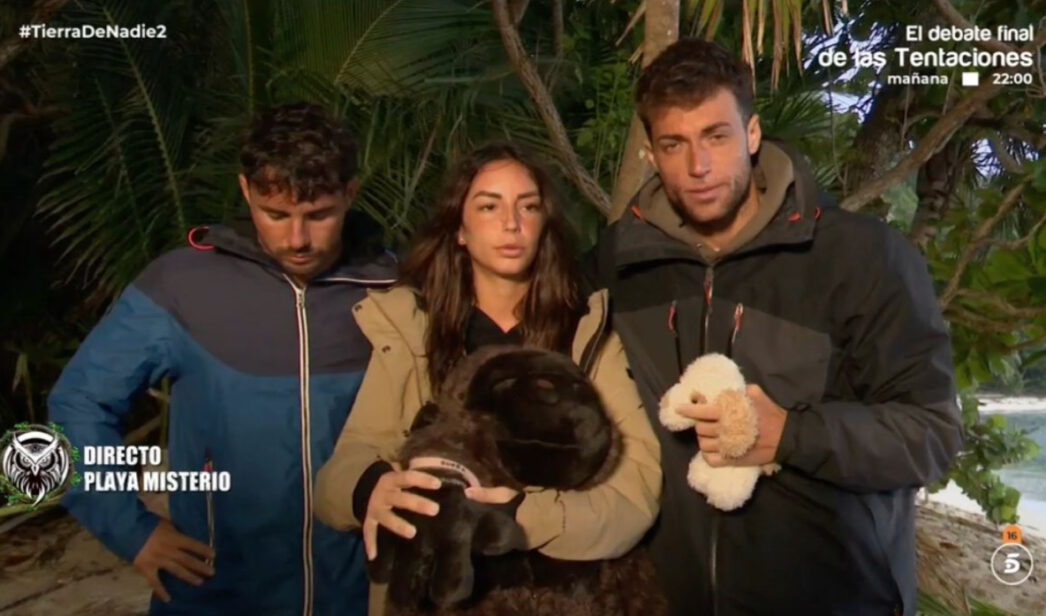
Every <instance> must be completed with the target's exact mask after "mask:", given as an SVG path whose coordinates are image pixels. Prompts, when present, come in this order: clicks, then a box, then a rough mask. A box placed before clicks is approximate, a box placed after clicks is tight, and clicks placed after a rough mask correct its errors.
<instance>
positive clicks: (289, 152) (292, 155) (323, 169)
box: [240, 103, 356, 201]
mask: <svg viewBox="0 0 1046 616" xmlns="http://www.w3.org/2000/svg"><path fill="white" fill-rule="evenodd" d="M240 165H241V167H242V172H243V174H244V175H245V176H246V177H247V180H248V181H249V182H250V184H251V186H252V187H253V188H256V189H258V190H259V191H260V192H261V193H262V194H272V193H274V192H275V193H284V192H288V191H289V192H290V193H291V195H292V196H293V198H294V200H295V201H313V200H315V199H316V198H317V197H319V196H321V195H327V194H332V193H336V192H338V191H341V190H345V186H346V184H348V182H349V181H350V180H352V178H353V177H354V176H355V175H356V143H355V141H354V139H353V138H352V135H351V134H350V133H349V131H348V129H347V128H345V127H344V126H343V125H342V124H341V123H340V122H338V121H337V120H335V119H334V118H333V117H332V116H331V115H330V114H328V113H327V112H326V111H325V110H324V109H323V108H322V107H320V106H319V105H314V104H311V103H293V104H289V105H281V106H279V107H274V108H272V109H268V110H265V111H263V112H261V113H259V114H258V115H257V116H255V118H254V119H253V120H252V121H251V124H250V126H249V127H248V128H247V132H246V134H245V136H244V139H243V145H242V147H241V148H240Z"/></svg>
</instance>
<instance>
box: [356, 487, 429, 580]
mask: <svg viewBox="0 0 1046 616" xmlns="http://www.w3.org/2000/svg"><path fill="white" fill-rule="evenodd" d="M439 487H440V480H439V479H437V478H436V477H433V476H432V475H429V474H428V473H422V472H420V471H389V472H387V473H385V474H384V475H382V476H381V477H380V478H379V479H378V482H377V483H376V484H374V490H373V491H371V493H370V500H369V501H368V502H367V515H366V517H365V518H364V520H363V545H364V548H365V550H366V552H367V560H374V559H375V558H377V556H378V526H384V527H385V528H387V529H389V530H390V531H392V532H394V533H396V534H397V535H399V536H401V537H404V538H406V539H412V538H413V537H414V534H415V533H417V529H416V528H414V526H413V525H411V524H410V523H408V522H407V521H406V520H404V519H403V518H401V517H399V516H398V515H396V514H395V513H394V512H393V509H394V508H395V509H403V510H406V511H413V512H414V513H419V514H421V515H428V516H434V515H436V514H437V513H439V505H437V504H436V503H435V502H433V501H431V500H429V499H427V498H425V497H423V496H418V495H417V494H412V493H411V492H407V491H405V490H406V489H407V488H423V489H426V490H437V489H439Z"/></svg>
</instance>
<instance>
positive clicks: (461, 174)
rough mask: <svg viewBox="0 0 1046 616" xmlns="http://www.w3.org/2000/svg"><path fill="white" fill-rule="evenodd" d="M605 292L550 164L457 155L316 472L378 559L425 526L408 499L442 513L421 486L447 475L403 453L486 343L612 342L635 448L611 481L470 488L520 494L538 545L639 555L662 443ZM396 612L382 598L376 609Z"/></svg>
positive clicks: (320, 501) (600, 376) (374, 301)
mask: <svg viewBox="0 0 1046 616" xmlns="http://www.w3.org/2000/svg"><path fill="white" fill-rule="evenodd" d="M606 304H607V296H606V292H605V291H599V292H596V293H594V294H592V295H591V296H590V297H589V298H587V301H586V299H585V298H582V297H581V294H580V292H579V288H578V277H577V274H576V272H575V263H574V258H573V255H572V254H571V253H570V249H569V243H568V242H567V239H566V228H565V222H564V219H563V215H562V211H561V209H560V206H559V203H558V202H557V200H556V197H555V194H554V190H553V188H552V183H551V181H550V179H549V176H548V174H547V173H546V172H545V171H544V170H543V169H542V168H541V166H540V165H538V164H535V163H534V162H533V161H532V160H531V159H530V158H529V156H528V155H527V154H526V153H524V152H522V151H521V150H520V149H519V148H517V147H516V146H514V145H511V144H506V143H499V144H492V145H488V146H485V147H482V148H479V149H478V150H476V151H474V152H473V153H472V154H471V155H470V156H468V157H467V158H465V159H464V160H462V161H461V162H460V163H459V164H458V165H457V167H456V168H455V169H454V171H453V173H452V174H451V177H450V182H449V183H448V186H447V188H446V190H445V191H444V193H443V195H442V198H441V199H440V200H439V202H438V203H437V204H436V210H435V212H434V214H433V216H432V218H431V220H430V222H429V224H428V225H427V226H426V228H425V229H424V230H423V231H422V232H421V233H420V234H419V236H418V238H417V239H416V241H415V245H414V247H413V249H412V251H411V252H410V254H409V255H408V256H407V258H406V259H405V261H404V263H403V267H402V277H401V281H400V283H399V284H398V285H397V286H395V287H393V288H392V289H390V290H385V291H372V292H370V293H369V294H368V297H367V298H366V299H365V300H363V301H361V302H360V303H358V304H356V305H355V306H354V307H353V316H354V317H355V318H356V321H357V322H358V323H359V325H360V329H361V330H362V331H363V333H364V334H365V335H366V336H367V337H368V338H369V340H370V342H371V344H372V346H373V349H374V351H373V354H372V356H371V359H370V363H369V364H368V367H367V371H366V374H365V376H364V380H363V383H362V384H361V386H360V391H359V394H358V396H357V398H356V401H355V403H354V405H353V408H352V411H351V413H350V414H349V419H348V421H347V422H346V424H345V428H344V430H343V432H342V434H341V437H340V439H339V441H338V444H337V446H336V448H335V451H334V453H333V455H332V457H331V458H330V461H329V462H328V463H327V464H326V465H325V466H324V467H323V468H322V469H321V470H320V471H319V474H318V475H317V478H316V503H315V512H316V515H317V516H318V517H319V518H320V519H321V520H322V521H324V522H325V523H327V524H328V525H330V526H332V527H334V528H339V529H351V528H358V527H360V526H362V528H363V534H364V541H365V544H366V549H367V556H368V558H373V557H374V556H375V550H376V534H377V529H378V527H379V526H384V527H385V528H387V529H388V530H390V531H391V532H393V533H396V534H399V535H401V536H403V537H407V538H410V537H413V535H414V533H415V529H414V528H413V527H412V526H411V525H410V524H408V523H407V522H406V521H405V520H404V519H403V518H402V517H400V516H399V515H397V510H409V511H414V512H416V513H419V514H423V515H435V514H436V512H437V507H436V505H435V503H433V502H432V501H430V500H428V499H426V498H424V497H423V496H421V495H418V494H414V493H411V492H409V491H407V488H427V489H435V488H438V487H439V482H438V480H437V479H436V478H435V477H433V476H431V475H428V474H425V473H422V472H419V471H415V470H402V469H398V468H395V467H394V466H393V464H392V463H391V461H392V460H394V459H395V456H396V452H397V450H398V449H399V447H400V446H401V445H402V444H403V442H404V441H405V439H406V435H407V433H408V431H409V428H410V426H411V423H412V421H413V419H414V416H415V414H416V413H417V411H418V410H419V409H420V408H421V406H422V405H423V404H424V403H426V402H428V401H430V400H432V399H433V398H434V396H436V395H438V394H439V392H440V389H441V387H442V386H443V383H444V380H445V379H446V377H447V375H448V373H449V372H450V370H451V369H452V368H453V367H454V365H455V364H456V363H457V361H458V360H459V359H460V358H462V357H464V356H465V355H467V354H468V353H471V352H472V351H473V350H475V349H476V348H478V347H480V346H483V345H486V344H526V345H530V346H537V347H541V348H545V349H549V350H555V351H561V352H563V353H564V354H567V355H570V356H572V357H573V358H574V361H575V362H578V361H579V359H580V356H581V355H582V354H583V352H584V350H585V349H586V348H588V349H598V350H597V351H596V353H597V354H596V355H595V356H594V361H592V362H590V363H591V366H592V367H591V369H590V371H589V374H588V376H589V378H590V379H591V380H592V382H593V384H594V386H595V387H596V389H597V391H598V392H599V394H600V397H601V398H602V400H603V403H604V405H605V407H606V408H607V411H608V413H609V414H610V416H611V419H612V420H613V421H614V423H615V424H616V426H617V428H618V429H619V430H620V432H621V436H622V442H623V454H622V457H621V462H620V463H619V464H618V466H617V468H616V469H615V470H614V472H613V473H612V474H611V475H610V477H609V478H608V479H607V481H605V482H604V483H601V484H600V485H598V486H596V487H593V488H590V489H587V490H578V491H563V492H560V491H556V490H541V489H535V490H533V491H531V490H529V489H528V490H525V491H524V492H522V493H517V492H516V491H515V490H511V489H509V488H505V487H497V486H493V487H481V488H469V489H468V490H467V491H466V494H467V495H468V496H469V498H472V499H474V500H477V501H480V502H486V503H494V504H507V505H508V506H510V507H515V517H516V521H517V522H518V523H519V525H520V526H521V527H522V529H523V531H524V533H525V535H526V539H527V545H528V547H529V548H530V549H537V550H539V551H540V552H541V553H543V554H545V555H547V556H551V557H554V558H562V559H567V560H599V559H605V558H613V557H617V556H620V555H622V554H624V553H626V552H627V551H628V550H629V549H631V548H632V547H633V546H635V545H636V543H637V542H638V541H639V540H640V538H641V537H642V535H643V534H644V532H645V531H646V530H647V529H648V528H649V526H650V525H651V524H652V523H653V521H654V518H655V516H656V513H657V502H658V497H659V495H660V489H661V470H660V461H659V448H658V443H657V440H656V438H655V436H654V433H653V431H652V429H651V427H650V424H649V421H648V419H647V416H646V414H645V411H644V410H643V407H642V403H641V402H640V399H639V396H638V393H637V392H636V390H635V386H634V384H633V382H632V380H631V378H630V377H629V375H628V372H627V370H628V367H627V362H626V359H625V355H624V351H623V349H622V347H621V343H620V340H619V339H618V337H617V335H616V334H614V333H613V332H612V331H610V330H609V328H608V327H607V325H606V322H607V319H606V318H605V317H606V314H607V312H606V311H607V309H608V307H607V305H606ZM375 613H380V612H375Z"/></svg>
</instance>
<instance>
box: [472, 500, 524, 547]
mask: <svg viewBox="0 0 1046 616" xmlns="http://www.w3.org/2000/svg"><path fill="white" fill-rule="evenodd" d="M526 547H527V538H526V536H525V535H524V534H523V529H522V528H520V526H519V524H518V523H517V522H516V520H515V518H514V517H513V516H511V515H509V514H508V513H507V512H505V511H502V510H501V509H493V508H492V509H489V510H488V511H485V512H484V513H483V514H482V515H480V518H479V520H478V521H477V522H476V534H475V535H473V537H472V551H473V552H477V553H479V554H483V555H484V556H500V555H502V554H506V553H508V552H511V551H512V550H522V549H524V548H526Z"/></svg>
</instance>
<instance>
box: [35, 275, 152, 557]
mask: <svg viewBox="0 0 1046 616" xmlns="http://www.w3.org/2000/svg"><path fill="white" fill-rule="evenodd" d="M172 331H173V322H172V318H171V316H170V315H169V314H168V313H167V312H166V311H165V310H164V309H162V308H161V307H160V306H158V305H157V304H155V303H154V302H153V301H152V300H151V299H150V298H149V297H148V296H146V295H145V294H144V293H143V292H142V291H140V290H139V289H138V288H137V287H135V286H134V285H131V286H129V287H128V288H127V289H125V290H124V292H123V294H122V295H121V296H120V297H119V299H118V300H117V301H116V303H115V304H114V305H113V307H112V310H111V311H110V312H109V313H108V314H107V315H106V316H105V317H104V318H102V320H101V321H100V322H99V323H98V325H97V326H96V327H95V328H94V329H93V330H92V331H91V333H90V334H89V335H88V336H87V338H86V339H85V340H84V341H83V343H82V344H81V345H80V348H79V349H78V350H77V351H76V353H75V354H74V355H73V357H72V359H70V360H69V363H68V364H66V366H65V369H64V370H63V371H62V374H61V376H60V377H59V378H58V381H57V382H56V383H55V386H54V388H53V389H52V390H51V394H50V396H49V397H48V402H47V403H48V411H49V416H50V419H51V420H52V421H54V422H55V423H57V424H59V425H61V426H62V429H63V431H64V433H65V435H66V436H67V437H68V438H69V442H70V444H71V445H72V446H73V447H75V448H77V449H78V450H79V452H80V459H81V461H79V462H74V468H76V471H77V472H78V473H79V474H80V475H81V481H80V482H79V483H78V484H77V485H75V486H73V487H71V488H70V489H69V491H68V492H66V494H65V496H64V497H63V500H62V504H63V505H65V507H66V509H68V510H69V512H70V513H71V514H72V515H73V517H75V518H76V519H77V520H78V521H79V522H80V523H81V524H82V525H83V526H84V527H85V528H86V529H87V530H88V531H89V532H90V533H91V534H92V535H94V536H95V537H97V538H98V540H99V541H101V542H102V543H103V544H104V545H105V546H106V547H107V548H109V549H110V550H111V551H112V552H114V553H115V554H117V555H118V556H120V557H121V558H124V559H126V560H128V561H133V560H134V557H135V556H136V555H137V554H138V551H139V550H140V549H141V547H142V545H143V544H144V543H145V541H146V539H148V537H149V535H150V534H152V531H153V529H154V528H155V527H156V524H157V523H158V521H159V519H158V518H157V517H156V516H155V515H153V514H152V513H150V512H149V511H147V510H146V509H145V506H144V505H143V504H142V502H141V501H140V500H138V494H136V493H134V492H105V493H101V492H90V491H85V490H84V487H85V486H84V481H83V473H84V472H92V473H93V472H99V471H101V472H104V471H132V472H133V471H134V469H133V468H121V467H113V466H91V467H87V468H85V467H84V465H83V462H82V460H83V453H84V447H87V446H99V445H123V436H122V434H123V430H122V421H123V419H124V418H125V416H126V415H127V412H128V411H129V410H130V407H131V403H132V402H133V401H134V399H135V398H136V397H138V396H139V395H141V394H142V393H143V392H144V391H145V389H146V388H147V387H149V386H150V385H153V384H155V383H157V382H158V381H160V380H161V379H162V378H163V377H165V376H167V375H168V374H169V372H170V371H171V368H172V360H171V344H170V343H171V335H172Z"/></svg>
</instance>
